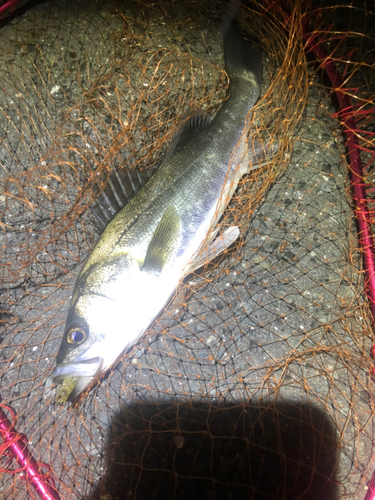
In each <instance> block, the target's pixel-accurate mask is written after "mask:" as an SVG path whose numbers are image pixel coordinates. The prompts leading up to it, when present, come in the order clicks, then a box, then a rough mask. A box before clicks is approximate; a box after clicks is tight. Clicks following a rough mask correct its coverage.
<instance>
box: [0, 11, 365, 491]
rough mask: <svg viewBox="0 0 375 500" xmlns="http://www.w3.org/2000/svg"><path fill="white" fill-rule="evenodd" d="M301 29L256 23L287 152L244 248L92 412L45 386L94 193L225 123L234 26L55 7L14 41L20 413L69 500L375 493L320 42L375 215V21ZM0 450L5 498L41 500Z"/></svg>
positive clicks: (273, 117) (323, 15) (146, 341)
mask: <svg viewBox="0 0 375 500" xmlns="http://www.w3.org/2000/svg"><path fill="white" fill-rule="evenodd" d="M278 5H280V4H278ZM285 8H286V12H288V14H287V15H285V16H283V15H282V14H281V13H280V10H279V8H278V7H277V8H276V6H275V5H272V3H264V4H263V3H262V4H260V5H257V4H256V3H251V2H247V3H246V5H242V6H241V7H240V10H239V14H238V16H237V17H238V19H239V24H240V26H241V28H242V29H243V31H244V32H245V33H247V34H248V35H249V36H250V37H251V36H253V37H256V39H257V40H259V42H260V43H261V45H262V46H263V47H264V51H265V53H264V58H263V60H264V76H263V83H262V94H261V98H260V100H259V101H258V103H257V105H256V107H255V111H254V113H253V114H252V115H251V116H249V119H248V122H249V123H248V124H249V127H250V130H251V135H252V136H253V137H259V138H260V139H262V140H265V141H267V142H272V141H274V140H278V141H280V147H279V150H278V152H277V154H276V156H275V157H274V158H273V159H272V162H270V163H269V164H268V165H266V166H264V167H262V168H261V169H260V170H256V171H255V172H253V173H251V174H250V175H248V176H246V177H245V178H243V179H242V181H241V183H240V185H239V187H238V189H237V191H236V193H235V195H234V197H233V199H232V200H231V202H230V204H229V207H228V210H227V211H226V212H225V214H224V217H223V219H222V221H221V226H222V227H224V228H225V227H226V226H228V225H233V224H235V225H238V226H239V227H240V230H241V238H240V241H239V242H237V244H236V245H235V248H233V249H231V250H230V251H228V252H226V253H225V254H224V255H223V256H222V257H220V258H218V259H216V260H215V261H214V262H213V263H210V264H209V265H207V266H205V267H204V268H203V269H201V270H199V271H198V272H196V273H195V274H192V275H190V276H189V277H188V278H187V279H186V280H185V281H184V282H183V283H181V284H180V285H179V288H178V290H177V292H176V295H175V296H174V298H173V299H172V300H171V303H170V304H169V306H168V307H167V308H166V310H165V311H164V312H163V314H162V315H161V316H160V318H159V319H157V320H156V322H155V323H154V325H153V326H152V327H151V328H150V329H149V331H148V333H147V334H146V335H144V336H143V338H142V339H141V340H140V341H139V342H138V343H137V344H136V345H135V346H134V347H133V348H132V349H131V350H130V351H129V352H127V353H126V354H125V355H124V356H123V357H122V359H121V360H120V361H119V362H118V363H117V365H116V366H114V367H112V369H111V370H110V371H109V373H107V374H106V376H105V377H103V378H102V379H101V380H100V382H99V383H98V384H97V385H96V386H95V387H93V388H92V390H91V391H90V392H88V394H87V395H85V397H84V398H83V399H82V400H81V401H80V403H79V404H78V405H77V406H76V407H74V408H72V407H68V406H66V405H65V406H64V405H63V406H59V405H57V404H55V402H54V397H55V392H54V389H52V388H51V383H50V381H49V379H48V377H49V375H50V373H51V371H52V368H53V366H54V358H55V356H56V353H57V350H58V347H59V343H60V339H61V336H62V334H63V330H64V323H65V320H66V315H67V311H68V308H69V300H70V295H71V293H72V289H73V286H74V282H75V280H76V278H77V276H78V272H79V270H80V268H81V265H82V263H83V262H84V260H85V258H86V257H87V255H88V254H89V252H90V249H92V247H93V245H94V244H95V241H96V240H97V238H98V236H99V232H98V229H97V227H96V223H95V220H94V218H93V216H92V214H91V212H90V209H89V207H90V206H91V205H92V203H93V202H94V200H95V197H96V196H97V195H98V189H97V188H96V186H97V183H98V182H99V183H100V185H101V186H102V187H104V186H105V183H106V180H107V179H108V175H109V173H110V171H111V170H112V168H119V169H121V168H124V169H130V170H135V169H138V170H144V169H148V168H153V167H155V165H157V164H158V163H159V162H160V159H161V158H162V156H163V154H164V153H165V151H166V149H167V147H168V144H169V143H170V140H171V138H172V136H173V134H174V132H175V131H176V129H177V127H178V125H179V123H180V121H181V117H183V116H184V113H185V112H186V110H187V109H188V108H192V109H207V110H209V111H210V113H214V112H215V111H216V110H217V109H219V107H220V104H221V103H222V102H223V100H224V99H225V96H226V89H227V86H228V81H227V76H226V74H225V71H224V69H223V68H224V65H223V55H222V39H221V35H220V32H219V29H218V26H219V24H220V20H221V19H222V16H223V14H224V12H225V6H219V7H214V6H213V5H212V3H210V2H208V3H207V4H205V3H204V2H199V3H194V2H179V3H178V4H176V3H174V2H171V3H168V2H164V3H160V4H159V5H155V4H152V3H147V2H137V3H131V2H130V3H125V4H124V5H123V4H122V3H121V2H118V3H116V2H115V1H114V2H113V1H110V2H107V3H105V4H104V3H102V2H95V1H94V2H93V1H90V2H85V1H82V2H79V3H74V4H72V3H64V2H57V1H56V2H53V1H52V2H48V3H45V4H39V5H34V6H32V8H30V9H28V10H25V12H23V13H22V14H21V15H19V16H16V17H15V18H14V19H10V20H8V21H7V22H5V23H3V26H2V28H1V30H0V40H1V42H0V47H1V52H0V61H1V62H0V151H1V153H0V183H1V192H0V229H1V231H0V249H1V250H0V252H1V253H0V276H1V295H0V301H1V302H0V326H1V330H0V340H1V353H0V377H1V398H2V401H1V402H2V404H3V405H8V406H10V407H11V408H12V409H13V410H14V411H15V412H16V420H15V422H14V424H15V427H16V429H17V431H18V432H21V433H23V434H25V435H26V436H27V441H28V449H29V450H30V452H31V453H32V455H33V457H34V458H35V460H36V461H37V462H38V463H44V464H48V465H49V466H50V467H51V469H50V470H49V469H48V468H47V467H44V468H43V467H42V469H41V471H42V472H43V473H44V474H46V476H52V477H53V479H54V481H55V485H56V488H57V489H58V491H59V495H60V497H61V498H64V499H65V498H66V499H72V498H87V499H88V498H92V499H94V498H96V499H99V498H101V499H103V500H104V499H106V500H111V499H116V498H162V497H163V498H171V499H172V498H191V497H193V498H245V497H246V498H257V499H261V498H267V499H269V498H278V499H280V498H285V499H297V498H304V499H308V498H317V497H318V498H321V499H324V498H327V499H332V498H339V497H340V498H353V499H354V498H358V499H360V498H363V497H364V495H365V493H366V491H365V490H366V488H367V486H366V485H367V481H368V480H369V478H370V477H371V474H372V471H373V453H372V439H373V423H372V415H373V411H374V401H373V395H372V380H371V376H370V372H371V369H372V360H371V358H370V348H371V341H372V331H373V319H372V317H371V313H370V308H369V306H368V303H367V301H366V300H365V297H364V293H363V281H364V280H363V269H362V262H361V251H360V250H359V248H358V243H357V237H356V227H355V221H354V219H353V212H352V202H351V198H350V191H349V181H348V164H347V157H346V150H345V146H344V143H343V139H342V135H341V130H340V115H339V114H338V113H337V110H336V108H335V107H334V103H333V102H332V99H331V97H332V96H331V94H332V89H331V88H330V87H329V86H328V83H327V81H326V80H325V79H324V75H323V74H322V72H321V70H320V66H319V63H317V62H316V61H315V60H314V58H313V57H312V55H311V53H307V56H306V51H305V45H304V41H303V39H302V36H301V26H302V24H305V27H306V29H308V31H309V32H311V33H312V34H318V35H319V38H320V39H321V40H322V42H323V43H324V46H325V48H326V49H327V50H328V53H329V58H330V59H331V60H333V61H334V62H335V63H336V64H337V66H338V69H339V70H340V72H341V74H342V75H343V78H344V85H345V87H344V88H345V92H346V93H347V94H348V95H349V96H350V97H351V98H352V100H353V103H354V111H355V117H356V120H357V125H358V130H357V131H356V135H357V137H358V140H359V141H360V147H361V155H362V161H363V164H364V165H365V166H366V170H365V182H366V184H367V185H368V186H369V204H370V207H372V206H373V205H372V202H371V195H372V191H371V187H372V186H373V184H374V173H373V161H374V146H373V136H374V121H373V120H374V101H373V91H374V66H373V57H372V55H373V52H374V37H373V28H372V26H373V23H374V13H373V12H371V11H370V8H367V6H366V4H363V3H361V4H360V5H359V6H358V7H356V6H355V5H354V4H351V5H350V6H347V5H338V4H337V3H336V2H333V5H331V6H328V5H325V3H323V2H322V5H321V4H320V2H319V1H317V2H313V3H312V4H309V5H307V6H306V5H301V4H300V3H299V2H297V1H296V2H293V3H290V4H288V5H287V6H285ZM124 325H126V318H124ZM7 415H8V416H10V415H9V413H7ZM0 450H2V453H3V456H2V459H1V467H2V471H3V474H2V477H1V484H0V491H1V494H2V495H3V496H4V498H5V497H6V498H10V499H13V498H14V499H22V498H37V496H36V493H35V491H34V489H33V487H32V486H31V485H30V483H29V482H27V481H25V480H24V479H23V476H22V475H20V474H14V473H13V474H12V472H14V471H15V470H16V469H17V468H18V467H19V465H18V464H17V463H16V461H15V460H13V461H12V460H9V459H8V456H7V455H6V454H5V447H4V442H3V446H2V447H1V445H0Z"/></svg>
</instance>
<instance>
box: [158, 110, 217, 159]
mask: <svg viewBox="0 0 375 500" xmlns="http://www.w3.org/2000/svg"><path fill="white" fill-rule="evenodd" d="M190 113H191V110H189V111H188V112H187V113H185V116H184V118H183V119H182V123H181V125H180V126H179V128H178V129H177V132H176V133H175V134H174V136H173V137H172V140H171V143H170V145H169V148H168V150H167V152H166V155H165V157H164V159H163V162H165V161H169V160H170V159H171V157H172V156H173V155H174V154H175V152H176V151H177V150H178V149H179V148H180V147H181V146H183V145H184V144H186V143H187V142H189V141H190V140H191V139H193V137H195V136H196V135H197V134H198V133H200V132H202V130H204V129H206V128H208V127H209V126H210V125H211V122H212V116H211V115H210V114H209V113H208V112H207V111H203V110H196V111H194V112H193V114H192V115H191V116H190V118H186V116H187V115H189V114H190Z"/></svg>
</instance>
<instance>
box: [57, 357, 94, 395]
mask: <svg viewBox="0 0 375 500" xmlns="http://www.w3.org/2000/svg"><path fill="white" fill-rule="evenodd" d="M103 362H104V360H103V358H101V357H99V356H98V357H96V358H92V359H88V360H83V361H78V360H76V361H74V362H71V363H65V364H61V365H59V366H57V367H56V368H55V369H54V370H53V372H52V374H51V377H52V381H53V383H54V384H55V385H59V388H58V390H57V395H56V402H57V403H65V402H66V401H72V402H73V401H74V400H76V399H77V398H78V397H79V395H80V394H81V393H82V392H83V391H84V390H85V389H86V388H87V387H88V386H89V385H90V383H91V382H92V381H94V380H95V376H96V375H97V374H98V373H100V372H101V369H102V366H103Z"/></svg>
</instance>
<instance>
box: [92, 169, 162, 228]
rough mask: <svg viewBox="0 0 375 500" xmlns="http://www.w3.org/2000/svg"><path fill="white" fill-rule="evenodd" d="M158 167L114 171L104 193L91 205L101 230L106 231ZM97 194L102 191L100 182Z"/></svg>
mask: <svg viewBox="0 0 375 500" xmlns="http://www.w3.org/2000/svg"><path fill="white" fill-rule="evenodd" d="M156 170H157V167H154V168H149V169H147V170H142V171H141V172H140V171H137V170H132V171H130V170H123V169H121V170H117V169H116V170H113V171H112V172H111V174H110V176H109V179H108V182H107V185H106V187H105V188H104V191H103V192H102V193H101V194H100V195H99V196H98V198H97V199H96V200H95V201H94V203H93V204H92V205H91V207H90V209H91V212H92V213H93V214H94V215H95V217H96V219H97V221H98V226H99V229H104V228H105V227H106V225H107V224H108V223H109V222H110V221H111V220H112V219H113V217H114V216H115V215H116V214H117V212H119V211H120V210H121V209H122V208H124V206H125V205H126V204H127V203H128V202H129V201H130V200H131V199H132V198H133V197H134V196H135V195H136V194H137V193H138V191H139V190H140V189H141V188H142V187H143V186H144V185H145V184H146V182H147V181H148V180H149V179H150V177H151V176H152V175H153V174H154V173H155V171H156ZM95 188H96V193H97V192H98V191H100V189H101V188H100V185H99V182H98V184H97V186H95ZM95 188H94V190H95Z"/></svg>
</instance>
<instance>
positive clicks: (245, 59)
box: [222, 16, 262, 88]
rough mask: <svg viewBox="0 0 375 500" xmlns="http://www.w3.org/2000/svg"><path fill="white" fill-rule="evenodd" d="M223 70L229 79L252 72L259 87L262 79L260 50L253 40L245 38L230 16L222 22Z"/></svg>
mask: <svg viewBox="0 0 375 500" xmlns="http://www.w3.org/2000/svg"><path fill="white" fill-rule="evenodd" d="M222 33H223V37H224V61H225V70H226V72H227V73H228V76H229V78H230V80H231V81H233V79H236V78H241V77H242V78H246V77H247V76H248V75H247V74H248V73H252V76H253V77H254V78H255V81H256V83H257V85H258V86H259V88H260V84H261V81H262V52H261V50H260V48H259V47H257V46H256V45H255V44H254V42H250V41H248V40H245V39H244V38H243V36H242V34H241V31H240V29H239V28H238V26H237V24H236V22H235V21H234V20H233V17H232V16H227V17H226V18H225V19H224V21H223V23H222Z"/></svg>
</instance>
